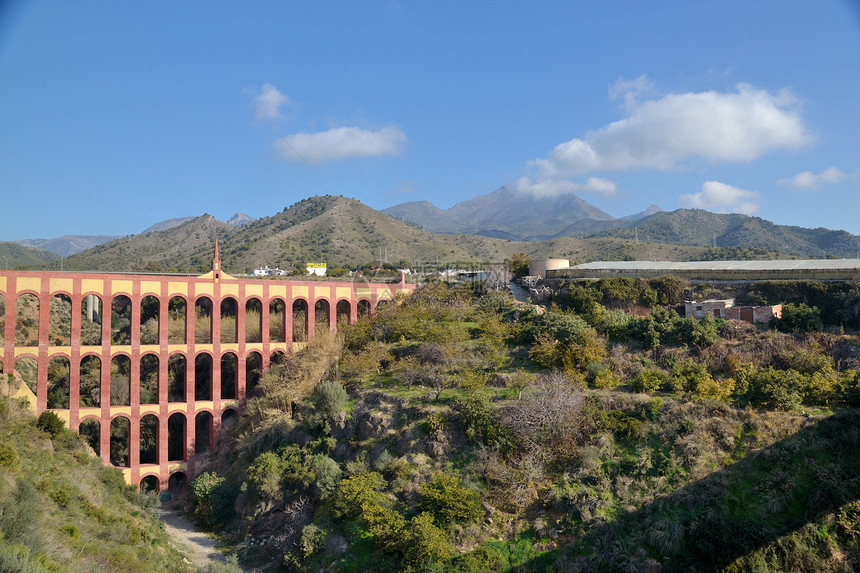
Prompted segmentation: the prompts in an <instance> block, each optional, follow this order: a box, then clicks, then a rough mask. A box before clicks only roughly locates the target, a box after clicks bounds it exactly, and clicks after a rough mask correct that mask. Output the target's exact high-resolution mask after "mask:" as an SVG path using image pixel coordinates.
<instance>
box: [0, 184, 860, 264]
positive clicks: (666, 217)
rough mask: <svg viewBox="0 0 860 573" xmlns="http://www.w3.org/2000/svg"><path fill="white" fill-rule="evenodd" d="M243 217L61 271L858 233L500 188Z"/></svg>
mask: <svg viewBox="0 0 860 573" xmlns="http://www.w3.org/2000/svg"><path fill="white" fill-rule="evenodd" d="M395 217H396V218H395ZM246 218H247V219H250V218H249V217H247V216H246V215H245V216H243V215H242V214H237V215H235V216H234V217H232V218H231V219H229V220H228V222H224V221H218V220H216V219H215V218H214V217H212V216H211V215H202V216H199V217H180V218H175V219H170V220H167V221H163V222H161V223H159V224H157V225H154V226H152V227H149V228H148V229H146V231H145V232H143V233H140V234H138V235H129V236H126V237H120V238H114V239H113V240H110V241H108V242H104V243H102V244H99V245H96V246H93V247H91V248H89V249H86V250H84V251H81V252H79V253H76V254H70V255H68V256H66V257H65V258H64V259H62V265H63V268H65V269H69V270H94V271H95V270H98V271H141V270H144V271H146V270H148V271H156V272H168V271H172V272H198V271H204V270H205V269H207V268H209V264H210V262H211V257H212V247H213V245H214V242H215V239H216V238H217V239H218V240H219V243H220V245H221V255H222V259H223V262H224V268H225V270H227V272H234V273H237V274H242V273H247V272H250V271H251V270H252V269H253V268H256V267H259V266H262V265H269V266H270V267H275V266H277V267H280V268H283V269H298V268H301V267H302V266H303V265H304V264H305V263H306V262H325V263H327V264H328V266H329V267H336V266H339V267H346V268H356V267H358V266H360V265H363V264H368V263H376V264H378V263H380V262H385V263H389V264H394V265H397V266H404V265H410V266H420V265H423V264H428V265H433V266H435V265H436V264H442V263H446V262H447V263H452V262H453V261H458V262H459V264H468V263H469V262H474V263H479V262H500V261H502V260H504V259H506V258H508V257H510V256H511V255H513V254H515V253H519V252H522V253H526V254H527V255H529V256H530V257H532V258H549V257H552V258H567V259H570V260H571V262H584V261H591V260H632V259H640V260H654V259H660V260H678V261H683V260H696V259H708V258H726V257H734V258H737V257H739V256H741V257H748V256H756V257H759V258H761V257H775V256H783V257H785V256H794V257H801V258H817V257H828V256H830V257H856V256H857V253H858V249H860V237H857V236H855V235H852V234H850V233H847V232H846V231H834V230H830V229H821V228H819V229H805V228H801V227H790V226H784V225H776V224H774V223H772V222H770V221H766V220H764V219H760V218H758V217H749V216H746V215H738V214H718V213H710V212H708V211H702V210H696V209H678V210H676V211H672V212H666V211H663V210H662V209H661V208H660V207H657V206H654V205H652V206H651V207H649V208H648V209H646V210H645V211H643V212H641V213H636V214H633V215H628V216H626V217H621V218H616V217H613V216H611V215H609V214H607V213H605V212H604V211H601V210H600V209H598V208H597V207H594V206H593V205H590V204H589V203H587V202H586V201H584V200H582V199H581V198H579V197H576V196H573V195H563V196H555V197H535V196H534V195H531V194H528V193H521V192H518V191H516V190H513V189H510V188H501V189H499V190H497V191H494V192H493V193H489V194H487V195H481V196H478V197H475V198H474V199H471V200H469V201H464V202H462V203H459V204H457V205H455V206H454V207H452V208H450V209H445V210H443V209H439V208H438V207H436V206H435V205H433V204H432V203H430V202H426V201H421V202H411V203H403V204H401V205H396V206H394V207H390V208H388V209H385V210H384V211H382V212H380V211H376V210H374V209H372V208H370V207H368V206H366V205H363V204H362V203H360V202H359V201H356V200H354V199H346V198H344V197H335V196H329V195H327V196H322V197H311V198H308V199H304V200H302V201H299V202H298V203H295V204H294V205H291V206H290V207H288V208H285V209H284V210H283V211H282V212H280V213H278V214H276V215H272V216H270V217H263V218H261V219H256V220H251V221H250V222H249V221H247V220H246ZM233 223H235V224H233ZM13 247H14V248H13ZM753 249H755V250H756V252H755V253H753V252H751V251H752V250H753ZM0 256H2V257H4V259H5V261H4V264H7V265H8V266H10V267H15V266H21V265H28V266H30V267H35V268H38V267H49V266H51V267H52V268H53V266H54V265H56V266H57V267H59V266H60V264H59V257H58V256H57V255H56V254H54V253H50V252H48V251H46V250H44V249H25V248H24V247H22V246H19V245H13V244H11V243H0Z"/></svg>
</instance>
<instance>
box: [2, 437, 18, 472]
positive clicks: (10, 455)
mask: <svg viewBox="0 0 860 573" xmlns="http://www.w3.org/2000/svg"><path fill="white" fill-rule="evenodd" d="M19 465H20V463H19V460H18V452H17V450H15V448H13V447H12V446H10V445H9V444H6V443H3V442H0V470H2V471H4V472H14V471H17V470H18V467H19Z"/></svg>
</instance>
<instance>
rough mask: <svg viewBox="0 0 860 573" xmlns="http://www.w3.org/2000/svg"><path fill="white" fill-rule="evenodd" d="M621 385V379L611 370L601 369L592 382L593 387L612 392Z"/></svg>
mask: <svg viewBox="0 0 860 573" xmlns="http://www.w3.org/2000/svg"><path fill="white" fill-rule="evenodd" d="M620 384H621V379H620V378H619V377H618V376H616V375H615V373H613V372H612V370H610V369H609V368H606V367H604V368H599V369H598V370H597V372H596V373H595V374H594V377H593V378H592V380H591V385H592V386H593V387H595V388H600V389H602V390H611V389H613V388H616V387H618V386H619V385H620Z"/></svg>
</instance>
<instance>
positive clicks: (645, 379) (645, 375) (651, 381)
mask: <svg viewBox="0 0 860 573" xmlns="http://www.w3.org/2000/svg"><path fill="white" fill-rule="evenodd" d="M668 384H669V375H668V374H667V373H666V372H664V371H662V370H658V369H656V368H646V369H645V370H642V371H641V372H639V374H638V375H637V376H636V378H634V379H633V391H634V392H645V393H647V394H651V393H652V392H656V391H658V390H660V389H661V388H663V387H665V386H668Z"/></svg>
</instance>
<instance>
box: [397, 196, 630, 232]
mask: <svg viewBox="0 0 860 573" xmlns="http://www.w3.org/2000/svg"><path fill="white" fill-rule="evenodd" d="M383 212H384V213H386V214H389V215H392V216H395V217H398V218H400V219H404V220H407V221H411V222H413V223H415V224H417V225H419V226H421V227H422V228H424V229H427V230H429V231H434V232H437V233H456V232H461V233H473V234H476V235H487V236H493V237H505V238H512V239H525V240H544V239H548V238H550V237H553V236H556V235H558V234H559V233H560V232H561V231H562V230H563V229H565V228H567V227H569V226H570V225H571V224H573V223H575V222H577V221H582V220H589V221H614V220H615V217H613V216H612V215H609V214H608V213H606V212H604V211H601V210H600V209H598V208H597V207H595V206H594V205H591V204H590V203H588V202H587V201H584V200H582V199H580V198H579V197H577V196H576V195H572V194H562V195H556V196H552V197H540V196H537V195H534V194H532V193H529V192H524V191H517V190H515V189H512V188H511V187H509V186H504V187H501V188H499V189H497V190H495V191H493V192H492V193H488V194H486V195H478V196H477V197H475V198H474V199H470V200H468V201H463V202H460V203H457V204H456V205H454V206H453V207H451V208H450V209H446V210H442V209H439V208H438V207H436V206H435V205H433V204H432V203H429V202H427V201H419V202H414V203H403V204H400V205H395V206H394V207H389V208H388V209H385V210H384V211H383ZM601 228H604V227H601Z"/></svg>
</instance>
